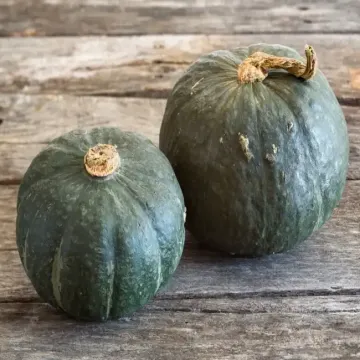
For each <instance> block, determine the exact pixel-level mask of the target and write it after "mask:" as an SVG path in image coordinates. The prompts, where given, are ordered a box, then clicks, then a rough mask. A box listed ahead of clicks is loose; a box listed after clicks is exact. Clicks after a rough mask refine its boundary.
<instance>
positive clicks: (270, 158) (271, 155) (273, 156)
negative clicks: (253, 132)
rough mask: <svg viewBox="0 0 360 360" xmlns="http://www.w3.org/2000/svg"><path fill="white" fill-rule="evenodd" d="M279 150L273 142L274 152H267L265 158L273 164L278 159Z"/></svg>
mask: <svg viewBox="0 0 360 360" xmlns="http://www.w3.org/2000/svg"><path fill="white" fill-rule="evenodd" d="M277 152H278V147H277V146H276V145H275V144H272V153H267V154H266V155H265V159H266V160H267V161H269V162H270V163H271V164H273V163H274V162H275V160H276V154H277Z"/></svg>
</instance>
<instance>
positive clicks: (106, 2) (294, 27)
mask: <svg viewBox="0 0 360 360" xmlns="http://www.w3.org/2000/svg"><path fill="white" fill-rule="evenodd" d="M359 31H360V13H359V3H358V1H357V0H332V1H326V0H316V1H310V0H303V1H301V2H299V1H296V0H287V1H285V0H281V1H278V0H253V1H236V0H226V1H222V0H207V1H204V0H195V1H191V0H181V1H176V0H162V1H158V0H157V1H155V0H151V1H140V0H135V1H134V0H132V1H131V0H120V1H119V0H73V1H71V2H69V1H66V0H30V1H26V2H24V1H21V0H1V1H0V35H3V36H9V35H10V36H11V35H12V36H36V35H81V34H83V35H89V34H93V35H105V34H106V35H124V34H128V35H129V34H164V33H169V32H171V33H190V34H199V33H207V34H209V33H217V34H225V33H264V32H266V33H283V32H322V33H323V32H359Z"/></svg>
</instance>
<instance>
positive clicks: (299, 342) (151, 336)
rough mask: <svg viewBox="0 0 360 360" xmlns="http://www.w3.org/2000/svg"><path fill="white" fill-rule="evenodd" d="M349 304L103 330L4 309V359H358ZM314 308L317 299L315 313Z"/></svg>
mask: <svg viewBox="0 0 360 360" xmlns="http://www.w3.org/2000/svg"><path fill="white" fill-rule="evenodd" d="M248 301H249V302H253V301H254V300H253V299H250V300H248ZM325 301H328V302H329V303H331V302H332V301H334V300H333V299H328V300H327V299H326V300H325ZM335 301H337V300H335ZM344 301H347V300H346V299H344ZM352 301H356V302H357V304H356V312H350V311H349V312H343V311H341V310H339V312H331V313H326V312H325V313H324V312H320V313H316V314H314V313H300V314H299V313H291V312H290V313H289V312H283V313H279V312H272V311H271V305H270V312H269V313H267V312H265V313H256V312H255V313H248V314H243V313H227V314H222V313H218V314H214V313H201V312H182V311H180V312H177V311H161V312H159V311H149V310H148V311H141V312H138V313H137V314H135V315H134V316H132V317H131V318H128V319H123V320H120V321H113V322H110V323H103V324H93V323H80V322H75V321H73V320H70V319H68V318H67V317H66V316H64V315H60V314H58V313H56V312H54V311H53V310H51V309H49V308H48V307H47V306H45V305H43V304H0V348H1V355H2V356H3V358H4V359H8V360H40V359H44V358H46V359H52V360H63V359H73V360H87V359H97V360H105V359H106V360H115V359H119V358H121V359H124V360H130V359H131V360H140V359H146V360H155V359H156V360H165V359H166V360H168V359H174V360H180V359H181V360H183V359H198V360H205V359H207V360H208V359H214V360H215V359H216V360H255V359H256V360H273V359H285V358H286V359H289V360H295V359H296V360H299V359H304V360H310V359H319V360H328V359H339V360H340V359H341V360H345V359H346V360H347V359H352V358H354V359H355V358H357V357H358V356H359V355H360V340H359V339H360V336H359V334H360V330H359V328H360V313H359V312H358V306H359V305H358V303H359V299H358V298H357V299H355V300H352ZM259 302H261V300H255V304H257V303H259ZM284 302H285V301H284ZM316 302H317V299H316V298H313V305H311V307H313V306H314V304H316ZM192 306H196V307H198V306H202V302H200V303H198V304H192ZM331 307H332V305H330V308H331ZM319 308H320V309H321V308H322V306H321V305H320V306H319ZM54 344H56V345H54Z"/></svg>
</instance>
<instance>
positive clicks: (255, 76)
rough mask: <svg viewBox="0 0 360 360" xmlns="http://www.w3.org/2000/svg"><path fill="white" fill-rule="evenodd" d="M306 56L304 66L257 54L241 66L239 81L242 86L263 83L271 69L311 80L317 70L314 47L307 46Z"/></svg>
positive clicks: (260, 53) (296, 62)
mask: <svg viewBox="0 0 360 360" xmlns="http://www.w3.org/2000/svg"><path fill="white" fill-rule="evenodd" d="M305 56H306V64H303V63H302V62H301V61H299V60H296V59H292V58H288V57H279V56H274V55H270V54H266V53H264V52H260V51H258V52H255V53H253V54H252V55H250V56H249V57H248V58H246V59H245V60H244V61H243V62H242V63H241V64H240V65H239V67H238V72H237V74H238V80H239V81H240V83H242V84H248V83H253V82H255V81H263V80H264V79H265V78H266V77H267V75H268V71H269V70H270V69H283V70H286V71H288V72H289V73H290V74H292V75H294V76H296V77H298V78H302V79H305V80H309V79H311V78H312V77H313V76H314V75H315V72H316V68H317V57H316V53H315V51H314V49H313V47H312V46H310V45H306V47H305Z"/></svg>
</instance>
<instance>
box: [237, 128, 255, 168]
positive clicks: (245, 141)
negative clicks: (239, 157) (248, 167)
mask: <svg viewBox="0 0 360 360" xmlns="http://www.w3.org/2000/svg"><path fill="white" fill-rule="evenodd" d="M238 135H239V142H240V145H241V149H242V151H243V152H244V155H245V156H246V159H247V161H250V160H251V159H252V158H253V157H254V155H253V154H252V152H251V151H250V149H249V139H248V137H247V136H245V135H243V134H241V133H238Z"/></svg>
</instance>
